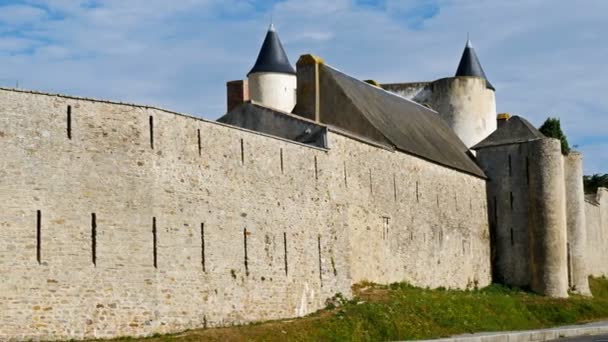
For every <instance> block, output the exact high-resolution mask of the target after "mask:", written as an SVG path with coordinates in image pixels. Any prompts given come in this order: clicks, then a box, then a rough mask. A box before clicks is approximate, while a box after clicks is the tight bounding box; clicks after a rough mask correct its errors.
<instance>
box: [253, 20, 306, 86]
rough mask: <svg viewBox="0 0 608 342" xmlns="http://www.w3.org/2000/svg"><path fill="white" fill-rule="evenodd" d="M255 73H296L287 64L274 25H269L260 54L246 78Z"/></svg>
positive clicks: (289, 64)
mask: <svg viewBox="0 0 608 342" xmlns="http://www.w3.org/2000/svg"><path fill="white" fill-rule="evenodd" d="M256 72H276V73H281V74H290V75H295V74H296V71H295V69H294V68H293V66H292V65H291V63H289V59H288V58H287V54H286V53H285V49H283V44H281V40H280V39H279V35H278V34H277V32H276V30H275V29H274V25H272V24H271V25H270V27H269V28H268V33H267V34H266V38H265V39H264V43H262V48H261V49H260V54H259V55H258V59H257V60H256V61H255V65H254V66H253V68H252V69H251V71H249V73H248V74H247V76H249V75H250V74H253V73H256Z"/></svg>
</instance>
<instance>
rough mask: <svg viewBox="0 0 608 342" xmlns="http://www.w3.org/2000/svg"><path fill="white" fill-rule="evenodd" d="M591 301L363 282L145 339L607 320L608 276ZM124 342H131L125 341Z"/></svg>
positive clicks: (378, 334) (429, 334)
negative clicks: (275, 316) (327, 295)
mask: <svg viewBox="0 0 608 342" xmlns="http://www.w3.org/2000/svg"><path fill="white" fill-rule="evenodd" d="M590 282H591V284H590V285H591V290H592V292H593V295H594V297H593V298H585V297H581V296H571V297H570V298H569V299H551V298H546V297H542V296H538V295H535V294H532V293H529V292H525V291H522V290H519V289H512V288H508V287H505V286H501V285H492V286H489V287H487V288H484V289H481V290H474V291H456V290H441V289H440V290H427V289H420V288H415V287H412V286H409V285H406V284H393V285H389V286H379V285H372V284H363V285H359V286H356V287H355V289H354V293H355V298H354V299H353V300H351V301H345V300H342V299H341V298H339V297H338V298H337V299H336V301H335V302H336V305H339V306H338V307H335V305H334V304H330V305H329V307H328V309H326V310H323V311H320V312H318V313H315V314H313V315H310V316H307V317H304V318H301V319H294V320H288V321H275V322H266V323H259V324H252V325H247V326H240V327H232V328H217V329H206V330H196V331H189V332H185V333H183V334H178V335H170V336H162V337H153V338H148V339H145V340H146V341H155V342H156V341H183V342H185V341H387V340H405V339H425V338H437V337H445V336H450V335H456V334H463V333H473V332H480V331H501V330H526V329H537V328H545V327H551V326H558V325H567V324H574V323H583V322H589V321H594V320H602V319H608V279H605V278H601V279H593V278H591V279H590ZM127 340H128V339H127Z"/></svg>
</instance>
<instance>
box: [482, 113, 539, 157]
mask: <svg viewBox="0 0 608 342" xmlns="http://www.w3.org/2000/svg"><path fill="white" fill-rule="evenodd" d="M543 138H545V136H544V135H543V134H542V133H541V132H540V131H539V130H538V129H536V127H534V126H533V125H532V124H531V123H530V122H528V120H526V119H524V118H522V117H520V116H513V117H511V118H510V119H509V120H507V122H505V123H504V124H503V125H502V126H500V127H499V128H498V129H497V130H495V131H494V133H492V134H490V135H489V136H488V137H487V138H485V139H484V140H482V141H481V142H480V143H478V144H477V145H475V146H473V147H472V149H473V150H478V149H481V148H484V147H490V146H498V145H507V144H517V143H522V142H526V141H532V140H538V139H543Z"/></svg>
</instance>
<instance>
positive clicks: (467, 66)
mask: <svg viewBox="0 0 608 342" xmlns="http://www.w3.org/2000/svg"><path fill="white" fill-rule="evenodd" d="M455 76H456V77H458V76H475V77H481V78H483V79H485V80H486V87H487V88H488V89H492V90H494V91H495V90H496V89H494V86H493V85H492V84H491V83H490V81H488V78H487V77H486V73H485V72H483V68H482V67H481V63H479V58H477V54H476V53H475V49H473V45H471V41H470V40H468V39H467V45H466V46H465V48H464V51H463V53H462V58H461V59H460V64H458V69H457V70H456V75H455Z"/></svg>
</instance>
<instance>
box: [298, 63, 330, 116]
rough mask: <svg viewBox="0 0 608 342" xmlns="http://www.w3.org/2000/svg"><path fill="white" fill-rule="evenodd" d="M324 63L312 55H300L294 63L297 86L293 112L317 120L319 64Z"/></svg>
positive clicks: (318, 107) (319, 98)
mask: <svg viewBox="0 0 608 342" xmlns="http://www.w3.org/2000/svg"><path fill="white" fill-rule="evenodd" d="M323 63H325V62H324V61H323V59H321V58H320V57H317V56H314V55H302V56H300V59H299V60H298V63H296V69H297V71H296V72H297V76H298V86H297V102H296V103H297V104H296V108H295V110H294V114H297V115H300V116H302V117H305V118H307V119H310V120H314V121H315V122H319V121H320V119H321V117H320V114H321V113H320V105H321V103H320V102H321V94H320V90H319V66H320V65H322V64H323Z"/></svg>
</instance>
